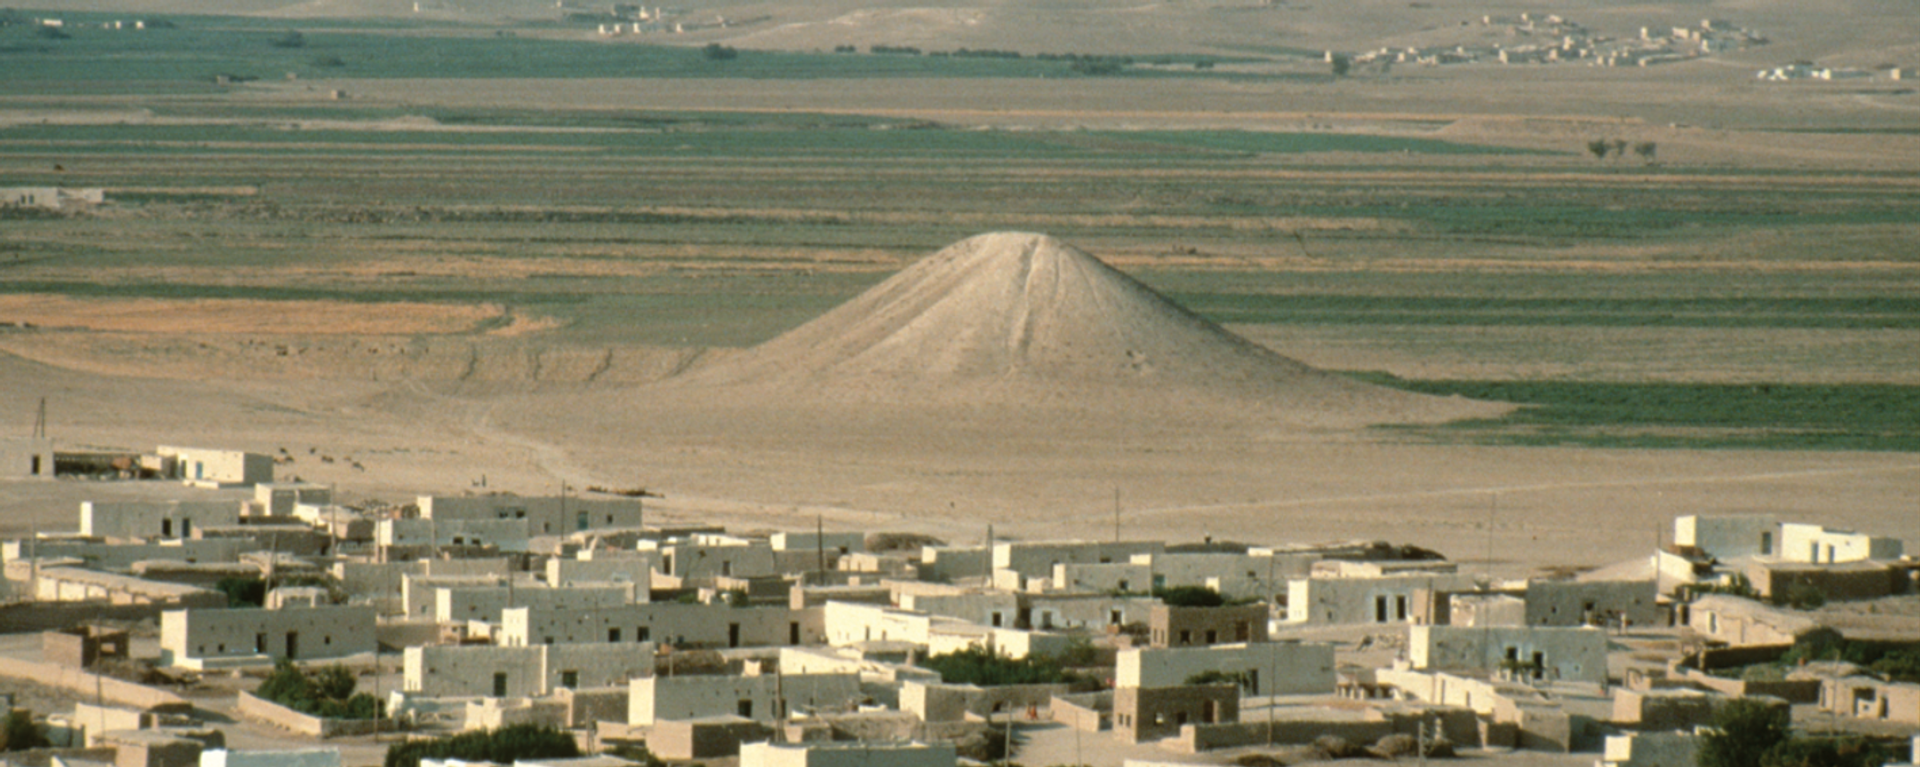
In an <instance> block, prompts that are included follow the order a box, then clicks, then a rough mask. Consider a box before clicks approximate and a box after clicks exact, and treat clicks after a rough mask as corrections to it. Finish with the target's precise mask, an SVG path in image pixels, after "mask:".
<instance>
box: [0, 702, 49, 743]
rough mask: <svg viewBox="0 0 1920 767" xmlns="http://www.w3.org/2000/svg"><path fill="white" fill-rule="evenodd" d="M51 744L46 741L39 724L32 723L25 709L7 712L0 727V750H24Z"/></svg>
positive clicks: (31, 718) (45, 735)
mask: <svg viewBox="0 0 1920 767" xmlns="http://www.w3.org/2000/svg"><path fill="white" fill-rule="evenodd" d="M51 745H53V744H52V743H50V742H48V741H47V734H46V733H45V732H43V731H41V729H40V725H37V724H34V723H33V717H31V716H29V715H28V714H27V712H26V711H24V710H21V709H14V710H12V711H9V712H7V721H6V726H5V727H0V751H25V750H27V749H29V748H46V747H48V746H51Z"/></svg>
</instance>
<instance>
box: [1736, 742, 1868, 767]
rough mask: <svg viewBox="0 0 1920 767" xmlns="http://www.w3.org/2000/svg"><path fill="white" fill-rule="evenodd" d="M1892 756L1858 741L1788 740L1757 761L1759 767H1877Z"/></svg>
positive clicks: (1769, 750) (1768, 751)
mask: <svg viewBox="0 0 1920 767" xmlns="http://www.w3.org/2000/svg"><path fill="white" fill-rule="evenodd" d="M1891 759H1892V754H1890V753H1888V752H1887V750H1886V749H1885V748H1882V747H1880V746H1878V745H1875V744H1873V743H1869V742H1867V741H1865V740H1861V739H1860V738H1791V739H1788V740H1785V741H1781V742H1780V743H1778V744H1776V745H1775V746H1774V747H1773V748H1771V749H1768V750H1767V753H1765V754H1762V755H1761V757H1760V767H1880V765H1883V764H1886V763H1887V762H1888V761H1890V760H1891Z"/></svg>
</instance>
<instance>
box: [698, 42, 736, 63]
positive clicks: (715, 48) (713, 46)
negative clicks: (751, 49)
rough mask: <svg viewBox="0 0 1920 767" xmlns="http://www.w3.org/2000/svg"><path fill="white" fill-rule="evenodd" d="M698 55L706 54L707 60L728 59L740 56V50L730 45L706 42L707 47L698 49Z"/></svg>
mask: <svg viewBox="0 0 1920 767" xmlns="http://www.w3.org/2000/svg"><path fill="white" fill-rule="evenodd" d="M700 55H702V56H706V57H707V60H709V61H729V60H732V59H737V58H740V51H738V50H735V49H734V47H733V46H731V45H721V44H719V43H707V47H705V48H701V49H700Z"/></svg>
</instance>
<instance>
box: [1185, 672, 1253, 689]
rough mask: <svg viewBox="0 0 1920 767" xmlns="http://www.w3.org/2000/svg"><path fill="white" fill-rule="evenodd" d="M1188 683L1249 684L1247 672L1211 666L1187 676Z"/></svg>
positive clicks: (1243, 685) (1242, 685)
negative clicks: (1224, 669)
mask: <svg viewBox="0 0 1920 767" xmlns="http://www.w3.org/2000/svg"><path fill="white" fill-rule="evenodd" d="M1187 684H1231V685H1238V686H1241V687H1246V686H1248V685H1247V675H1246V673H1245V672H1232V671H1221V670H1220V669H1217V668H1210V669H1207V670H1205V671H1202V672H1200V673H1198V674H1194V675H1193V676H1190V677H1187Z"/></svg>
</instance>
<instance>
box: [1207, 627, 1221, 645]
mask: <svg viewBox="0 0 1920 767" xmlns="http://www.w3.org/2000/svg"><path fill="white" fill-rule="evenodd" d="M1218 641H1220V635H1219V633H1218V632H1216V631H1214V630H1213V629H1207V644H1213V643H1215V642H1218Z"/></svg>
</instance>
